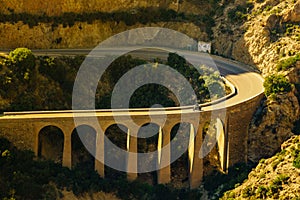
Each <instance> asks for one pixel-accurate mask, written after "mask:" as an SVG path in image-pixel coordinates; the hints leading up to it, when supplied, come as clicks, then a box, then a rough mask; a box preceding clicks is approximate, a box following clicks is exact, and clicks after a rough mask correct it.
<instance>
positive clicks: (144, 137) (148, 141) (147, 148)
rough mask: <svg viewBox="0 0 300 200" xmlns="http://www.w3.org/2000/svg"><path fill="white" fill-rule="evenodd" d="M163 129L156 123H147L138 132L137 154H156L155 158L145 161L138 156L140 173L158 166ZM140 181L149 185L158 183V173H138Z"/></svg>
mask: <svg viewBox="0 0 300 200" xmlns="http://www.w3.org/2000/svg"><path fill="white" fill-rule="evenodd" d="M160 132H161V127H160V126H159V125H158V124H156V123H145V124H143V125H142V126H141V127H140V128H139V130H138V139H137V153H151V152H155V153H154V155H153V157H151V158H148V159H147V160H143V157H142V156H141V155H138V157H137V159H138V162H137V163H138V166H137V168H138V171H144V170H145V169H147V167H149V166H153V165H154V166H158V156H159V155H158V143H159V141H158V140H159V134H160ZM144 158H145V157H144ZM138 180H140V181H142V182H147V183H149V184H156V183H157V171H153V172H145V173H138Z"/></svg>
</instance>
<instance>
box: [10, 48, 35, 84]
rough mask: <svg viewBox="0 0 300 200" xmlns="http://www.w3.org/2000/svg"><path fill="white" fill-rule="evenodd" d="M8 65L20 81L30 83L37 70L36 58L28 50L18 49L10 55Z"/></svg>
mask: <svg viewBox="0 0 300 200" xmlns="http://www.w3.org/2000/svg"><path fill="white" fill-rule="evenodd" d="M8 64H9V66H8V67H10V69H11V70H12V71H13V72H14V74H15V75H16V77H17V78H18V79H19V80H20V81H28V80H29V79H30V75H31V73H32V71H33V70H34V68H35V57H34V55H33V53H32V51H31V50H29V49H27V48H17V49H15V50H14V51H11V52H10V53H9V57H8Z"/></svg>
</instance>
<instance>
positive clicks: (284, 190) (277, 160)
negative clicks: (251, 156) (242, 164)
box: [222, 136, 300, 199]
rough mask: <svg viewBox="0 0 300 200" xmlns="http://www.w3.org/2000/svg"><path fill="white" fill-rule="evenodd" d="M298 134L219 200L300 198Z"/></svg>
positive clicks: (299, 146)
mask: <svg viewBox="0 0 300 200" xmlns="http://www.w3.org/2000/svg"><path fill="white" fill-rule="evenodd" d="M299 185H300V136H294V137H292V138H291V139H289V140H288V141H286V142H285V143H283V144H282V146H281V152H280V153H277V154H276V155H275V156H273V157H271V158H269V159H262V160H260V162H259V164H258V166H257V167H256V168H255V169H254V170H253V171H252V172H251V173H250V174H249V176H248V179H247V180H246V181H245V182H244V183H243V184H241V185H240V186H237V187H236V188H235V189H234V190H232V191H228V192H226V194H225V196H224V197H223V198H222V199H299V198H300V187H299Z"/></svg>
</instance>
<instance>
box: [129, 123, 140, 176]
mask: <svg viewBox="0 0 300 200" xmlns="http://www.w3.org/2000/svg"><path fill="white" fill-rule="evenodd" d="M130 131H131V133H130ZM133 131H135V132H133ZM137 134H138V130H130V129H129V128H128V133H127V151H128V156H127V171H136V172H137V170H138V169H137V161H138V160H137V150H138V149H137V139H138V138H137ZM135 136H136V137H135ZM137 177H138V173H129V172H127V179H128V180H129V181H134V180H135V179H136V178H137Z"/></svg>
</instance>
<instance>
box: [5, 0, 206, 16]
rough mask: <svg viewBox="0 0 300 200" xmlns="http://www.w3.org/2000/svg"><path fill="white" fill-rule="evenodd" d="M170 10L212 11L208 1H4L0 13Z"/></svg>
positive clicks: (53, 13)
mask: <svg viewBox="0 0 300 200" xmlns="http://www.w3.org/2000/svg"><path fill="white" fill-rule="evenodd" d="M149 7H156V8H169V9H173V10H176V11H179V12H189V13H196V14H199V13H201V14H205V13H207V12H209V10H210V9H211V5H210V4H209V3H207V1H206V0H185V1H177V0H151V1H149V0H115V1H107V0H90V1H85V0H63V1H60V0H52V1H44V0H12V1H11V0H2V1H1V2H0V13H6V14H8V13H10V12H11V11H14V12H15V13H31V14H46V15H51V16H52V15H56V16H58V15H61V14H63V13H66V12H75V13H83V12H86V13H88V12H115V11H121V10H125V11H128V10H129V11H134V10H135V9H138V8H149Z"/></svg>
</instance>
